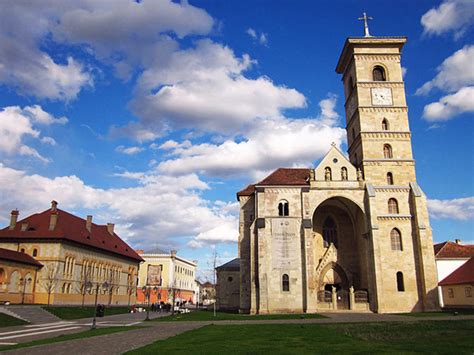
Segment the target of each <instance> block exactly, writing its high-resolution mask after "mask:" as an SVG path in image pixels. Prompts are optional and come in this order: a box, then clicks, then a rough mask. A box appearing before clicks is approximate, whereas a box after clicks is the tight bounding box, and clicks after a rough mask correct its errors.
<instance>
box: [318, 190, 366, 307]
mask: <svg viewBox="0 0 474 355" xmlns="http://www.w3.org/2000/svg"><path fill="white" fill-rule="evenodd" d="M313 232H314V238H315V240H314V246H315V250H314V258H315V260H314V265H317V268H316V273H315V278H316V279H315V281H316V282H315V283H316V285H317V288H318V292H319V293H321V292H324V294H325V295H326V297H325V298H326V300H327V299H328V298H329V293H331V294H332V293H333V292H336V300H337V309H349V289H350V287H353V288H354V289H355V290H367V289H368V288H369V285H368V255H367V252H368V251H367V249H368V248H367V238H366V236H367V233H366V221H365V215H364V212H363V211H362V210H361V208H360V207H359V206H358V205H357V204H356V203H354V202H353V201H351V200H349V199H348V198H345V197H333V198H330V199H328V200H326V201H324V202H323V203H321V204H320V205H319V206H318V207H317V208H316V210H315V212H314V214H313Z"/></svg>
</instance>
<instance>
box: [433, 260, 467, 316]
mask: <svg viewBox="0 0 474 355" xmlns="http://www.w3.org/2000/svg"><path fill="white" fill-rule="evenodd" d="M439 285H440V286H441V289H442V292H443V300H444V306H445V307H446V308H474V257H471V258H470V259H469V260H468V261H467V262H466V263H464V264H463V265H462V266H460V267H459V268H458V269H456V270H454V271H453V272H452V273H451V274H450V275H448V276H447V277H446V278H445V279H443V280H441V282H440V283H439Z"/></svg>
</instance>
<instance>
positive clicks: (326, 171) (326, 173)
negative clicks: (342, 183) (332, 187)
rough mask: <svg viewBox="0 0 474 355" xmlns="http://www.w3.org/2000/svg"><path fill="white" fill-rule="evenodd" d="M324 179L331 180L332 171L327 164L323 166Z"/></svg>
mask: <svg viewBox="0 0 474 355" xmlns="http://www.w3.org/2000/svg"><path fill="white" fill-rule="evenodd" d="M324 180H326V181H331V180H332V171H331V168H330V167H329V166H327V167H325V168H324Z"/></svg>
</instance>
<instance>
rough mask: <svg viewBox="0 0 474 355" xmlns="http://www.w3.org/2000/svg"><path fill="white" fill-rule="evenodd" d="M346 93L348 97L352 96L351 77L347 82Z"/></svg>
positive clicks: (352, 85) (352, 82) (352, 83)
mask: <svg viewBox="0 0 474 355" xmlns="http://www.w3.org/2000/svg"><path fill="white" fill-rule="evenodd" d="M347 85H348V87H347V93H348V95H347V96H349V95H350V94H352V90H353V89H354V80H353V79H352V76H350V77H349V80H348V81H347Z"/></svg>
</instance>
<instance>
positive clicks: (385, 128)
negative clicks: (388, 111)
mask: <svg viewBox="0 0 474 355" xmlns="http://www.w3.org/2000/svg"><path fill="white" fill-rule="evenodd" d="M389 129H390V126H389V124H388V120H387V119H386V118H384V119H383V120H382V131H388V130H389Z"/></svg>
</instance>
